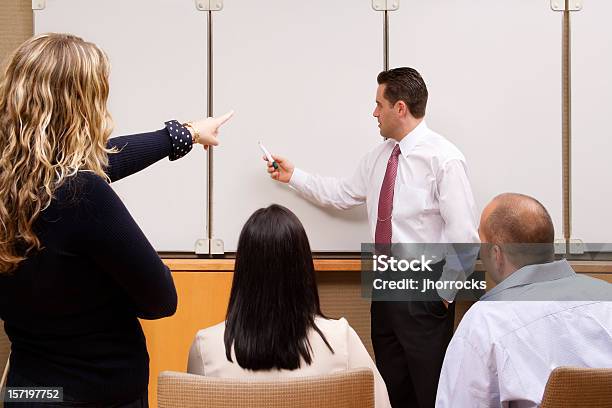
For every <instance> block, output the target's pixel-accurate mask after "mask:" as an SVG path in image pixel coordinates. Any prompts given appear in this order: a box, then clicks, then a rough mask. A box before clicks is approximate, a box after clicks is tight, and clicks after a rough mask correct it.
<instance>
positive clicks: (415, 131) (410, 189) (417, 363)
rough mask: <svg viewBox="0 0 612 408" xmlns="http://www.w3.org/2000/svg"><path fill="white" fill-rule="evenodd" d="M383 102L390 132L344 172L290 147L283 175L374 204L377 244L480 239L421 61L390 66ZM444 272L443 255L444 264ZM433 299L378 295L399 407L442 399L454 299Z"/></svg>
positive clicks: (344, 200) (328, 201) (380, 110)
mask: <svg viewBox="0 0 612 408" xmlns="http://www.w3.org/2000/svg"><path fill="white" fill-rule="evenodd" d="M377 81H378V84H379V85H378V89H377V92H376V108H375V110H374V117H376V118H377V119H378V124H379V128H380V134H381V135H382V136H384V137H385V138H387V140H386V141H383V142H382V143H380V144H379V145H378V146H377V147H376V148H374V149H373V150H372V151H371V152H370V153H368V154H367V155H366V156H365V157H364V158H363V159H362V160H361V161H360V162H359V163H358V165H357V170H356V171H355V172H354V174H353V175H352V176H351V177H348V178H345V179H341V178H333V177H322V176H318V175H313V174H309V173H307V172H305V171H303V170H301V169H298V168H295V167H294V165H293V164H292V163H291V162H290V161H288V160H287V159H284V158H282V157H278V156H275V157H274V160H275V161H276V162H277V164H278V165H279V168H278V169H274V168H273V167H272V165H271V163H268V172H269V173H270V175H271V177H272V178H273V179H275V180H278V181H281V182H284V183H289V185H291V186H292V187H293V188H295V189H296V190H297V191H298V192H299V193H300V194H302V195H303V196H304V197H306V198H307V199H309V200H311V201H314V202H316V203H319V204H321V205H328V206H333V207H335V208H339V209H348V208H351V207H354V206H357V205H362V204H364V203H365V204H366V206H367V213H368V219H369V224H370V227H371V232H372V237H373V238H374V242H375V243H376V244H392V243H393V244H397V243H474V242H478V235H477V232H476V217H477V215H476V212H475V204H474V198H473V194H472V190H471V187H470V183H469V180H468V177H467V168H466V162H465V158H464V156H463V154H462V153H461V152H460V151H459V149H457V147H455V146H454V145H453V144H452V143H450V142H449V141H448V140H447V139H445V138H444V137H442V136H441V135H439V134H437V133H436V132H434V131H432V130H431V129H429V128H428V127H427V125H426V123H425V121H424V117H425V108H426V105H427V97H428V93H427V87H426V85H425V82H424V81H423V78H422V77H421V75H420V74H419V73H418V72H417V71H415V70H414V69H412V68H396V69H392V70H389V71H384V72H381V73H380V74H379V75H378V78H377ZM435 269H436V271H437V273H438V275H439V274H440V273H442V262H440V263H438V264H437V265H436V267H435ZM452 300H453V299H452V298H446V299H444V301H443V300H442V299H440V300H437V301H429V302H383V301H379V302H372V309H371V313H372V343H373V346H374V352H375V355H376V365H377V366H378V368H379V370H380V373H381V375H382V376H383V378H384V380H385V383H386V385H387V389H388V391H389V397H390V399H391V404H392V405H393V406H394V407H420V408H428V407H433V406H434V402H435V396H436V388H437V381H438V378H439V374H440V369H441V367H442V361H443V358H444V351H445V350H446V347H447V345H448V342H449V341H450V338H451V336H452V330H453V322H454V308H453V307H452V306H453V305H452V304H451V305H450V307H449V302H452Z"/></svg>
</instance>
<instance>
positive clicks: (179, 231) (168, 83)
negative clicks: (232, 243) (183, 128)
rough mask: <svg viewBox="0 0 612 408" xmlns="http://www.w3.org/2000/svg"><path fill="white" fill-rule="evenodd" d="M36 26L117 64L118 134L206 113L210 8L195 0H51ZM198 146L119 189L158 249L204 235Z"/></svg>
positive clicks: (202, 160)
mask: <svg viewBox="0 0 612 408" xmlns="http://www.w3.org/2000/svg"><path fill="white" fill-rule="evenodd" d="M34 27H35V32H36V33H37V34H38V33H45V32H68V33H72V34H76V35H78V36H81V37H83V39H85V40H86V41H91V42H93V43H95V44H97V45H98V46H99V47H100V48H102V49H103V50H104V51H105V52H106V53H107V54H108V57H109V59H110V62H111V75H110V97H109V109H110V112H111V114H112V116H113V119H114V121H115V131H114V133H113V135H112V136H120V135H124V134H132V133H140V132H145V131H152V130H157V129H161V128H163V127H164V121H166V120H169V119H177V120H179V121H187V120H192V119H198V118H201V117H204V116H205V115H206V65H207V62H206V29H207V25H206V14H205V13H202V12H199V11H197V10H196V8H195V3H194V2H193V1H190V0H181V1H177V0H129V1H121V0H104V1H93V0H48V1H47V5H46V8H45V9H43V10H37V11H35V12H34ZM197 147H200V146H195V147H194V151H192V152H191V153H190V154H189V155H188V156H187V157H185V158H182V159H180V160H178V161H176V162H169V161H168V159H165V160H162V161H160V162H158V163H156V164H154V165H153V166H151V167H150V168H148V169H147V170H145V171H143V172H140V173H138V174H135V175H133V176H131V177H129V178H127V179H124V180H121V181H119V182H116V183H113V184H112V187H113V188H114V189H115V191H116V192H117V193H118V195H119V196H120V197H121V199H122V201H123V202H124V203H125V205H126V206H127V207H128V209H129V210H130V213H131V214H132V216H133V217H134V219H135V220H136V222H137V223H138V225H139V226H140V227H141V229H142V230H143V231H144V233H145V235H146V236H147V237H148V238H149V240H150V241H151V243H152V244H153V246H154V247H155V248H156V249H157V250H158V251H190V252H193V251H194V248H195V241H196V240H197V239H199V238H204V237H205V233H206V232H205V214H204V211H205V202H206V182H205V180H206V178H205V176H206V156H205V155H204V152H203V149H201V147H200V148H197Z"/></svg>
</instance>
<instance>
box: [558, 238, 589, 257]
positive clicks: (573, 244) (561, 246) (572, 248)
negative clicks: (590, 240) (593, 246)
mask: <svg viewBox="0 0 612 408" xmlns="http://www.w3.org/2000/svg"><path fill="white" fill-rule="evenodd" d="M569 253H570V254H571V255H582V254H584V242H582V240H581V239H570V241H569ZM555 254H557V255H564V254H567V244H566V242H565V240H564V239H555Z"/></svg>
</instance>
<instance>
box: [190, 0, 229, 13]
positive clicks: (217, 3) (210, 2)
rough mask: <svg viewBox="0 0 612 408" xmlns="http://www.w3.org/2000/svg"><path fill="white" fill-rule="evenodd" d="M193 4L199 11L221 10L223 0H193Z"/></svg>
mask: <svg viewBox="0 0 612 408" xmlns="http://www.w3.org/2000/svg"><path fill="white" fill-rule="evenodd" d="M195 5H196V8H197V9H198V10H199V11H221V10H222V9H223V0H195Z"/></svg>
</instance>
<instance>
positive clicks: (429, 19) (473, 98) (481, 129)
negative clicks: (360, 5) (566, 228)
mask: <svg viewBox="0 0 612 408" xmlns="http://www.w3.org/2000/svg"><path fill="white" fill-rule="evenodd" d="M390 32H391V44H390V64H391V66H403V65H406V66H411V67H414V68H416V69H417V70H418V71H419V72H420V73H421V74H422V75H423V77H424V79H425V82H426V83H427V85H428V89H429V103H428V107H427V112H428V114H427V122H428V124H429V126H430V128H432V129H434V130H435V131H437V132H439V133H441V134H442V135H444V136H445V137H447V138H448V139H449V140H450V141H452V142H453V143H455V144H456V145H457V147H459V149H460V150H461V151H462V152H463V154H464V155H465V156H466V160H467V164H468V176H469V178H470V181H471V184H472V189H473V190H474V196H475V199H476V204H477V207H478V209H479V212H480V211H481V210H482V209H483V208H484V206H485V205H486V204H487V203H488V202H489V201H490V200H491V199H492V198H493V197H494V196H496V195H497V194H500V193H503V192H517V193H523V194H528V195H531V196H533V197H535V198H537V199H538V200H539V201H540V202H542V204H544V206H545V207H546V208H547V209H548V211H549V212H550V215H551V217H552V219H553V222H554V224H555V232H556V235H557V236H559V237H562V236H563V234H562V230H561V228H562V214H561V203H562V198H561V13H556V12H553V11H551V9H550V4H549V2H546V1H533V0H515V1H512V2H508V1H502V0H486V1H485V0H461V1H459V0H427V1H413V2H403V3H402V4H401V7H400V9H399V10H398V11H396V12H392V13H390Z"/></svg>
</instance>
